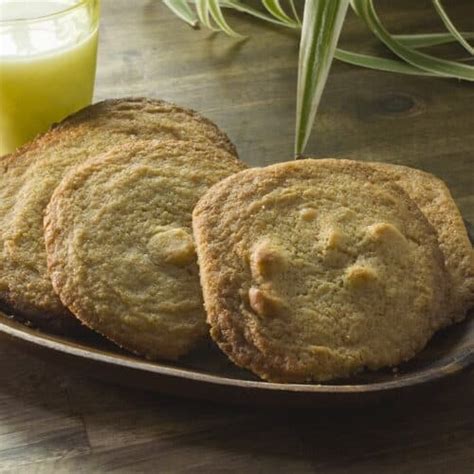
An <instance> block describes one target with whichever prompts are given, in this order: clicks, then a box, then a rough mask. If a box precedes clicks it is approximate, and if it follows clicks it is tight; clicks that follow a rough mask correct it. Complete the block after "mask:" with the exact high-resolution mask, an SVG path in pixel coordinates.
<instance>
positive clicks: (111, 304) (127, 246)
mask: <svg viewBox="0 0 474 474" xmlns="http://www.w3.org/2000/svg"><path fill="white" fill-rule="evenodd" d="M244 168H245V165H244V164H243V163H241V162H239V161H238V160H237V159H236V158H235V157H234V156H233V155H231V154H229V153H228V152H226V151H224V150H221V149H218V148H216V147H212V146H210V145H193V144H190V143H187V142H178V141H174V140H168V141H166V140H162V141H135V142H131V143H129V144H126V145H121V146H118V147H116V148H115V149H113V150H111V151H109V152H108V153H106V154H104V155H103V156H99V157H97V158H95V159H92V160H90V161H89V162H87V163H85V164H84V165H82V166H80V167H77V168H75V169H74V170H72V171H71V172H70V173H69V174H68V175H67V176H66V177H65V178H64V179H63V180H62V182H61V184H60V185H59V186H58V187H57V188H56V190H55V191H54V193H53V196H52V198H51V202H50V203H49V205H48V207H47V210H46V215H45V242H46V249H47V259H48V270H49V274H50V276H51V281H52V283H53V287H54V289H55V291H56V292H57V293H58V294H59V296H60V298H61V301H62V302H63V304H64V305H65V306H66V307H67V308H69V309H70V310H71V312H72V313H73V314H74V315H76V316H77V317H78V318H79V319H80V320H81V321H82V322H83V323H85V324H86V325H87V326H89V327H91V328H92V329H94V330H96V331H98V332H100V333H101V334H103V335H104V336H106V337H107V338H109V339H111V340H112V341H114V342H116V343H117V344H119V345H120V346H122V347H125V348H127V349H129V350H131V351H133V352H135V353H137V354H140V355H144V356H145V357H147V358H150V359H156V358H168V359H175V358H177V357H179V356H181V355H183V354H185V353H187V352H188V351H189V350H191V349H192V348H193V347H194V346H195V345H196V344H197V343H198V341H199V340H200V339H201V338H202V337H203V336H204V335H205V334H206V333H207V326H206V317H205V313H204V308H203V303H202V295H201V288H200V285H199V276H198V267H197V261H196V254H195V249H194V243H193V238H192V230H191V213H192V209H193V207H194V205H195V204H196V202H197V201H198V199H199V197H200V196H202V195H203V194H204V192H205V191H206V190H207V189H208V188H209V187H211V186H212V185H213V184H215V183H217V182H218V181H220V180H221V179H223V178H225V177H227V176H229V175H230V174H232V173H233V172H238V171H240V170H242V169H244Z"/></svg>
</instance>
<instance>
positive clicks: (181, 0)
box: [163, 0, 199, 28]
mask: <svg viewBox="0 0 474 474" xmlns="http://www.w3.org/2000/svg"><path fill="white" fill-rule="evenodd" d="M163 3H164V4H165V5H166V6H167V7H168V8H169V9H170V10H171V11H172V12H173V13H174V14H175V15H176V16H177V17H178V18H181V20H184V21H185V22H186V23H188V24H189V25H191V26H192V27H193V28H197V26H198V24H199V21H198V18H197V16H196V15H195V14H194V12H193V11H192V10H191V7H190V6H189V5H188V2H187V1H186V0H163Z"/></svg>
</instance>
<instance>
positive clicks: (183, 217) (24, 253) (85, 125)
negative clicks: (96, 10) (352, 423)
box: [0, 99, 474, 382]
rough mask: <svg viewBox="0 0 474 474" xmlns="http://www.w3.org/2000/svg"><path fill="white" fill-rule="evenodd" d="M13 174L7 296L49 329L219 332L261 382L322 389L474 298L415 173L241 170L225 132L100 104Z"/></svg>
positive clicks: (464, 247)
mask: <svg viewBox="0 0 474 474" xmlns="http://www.w3.org/2000/svg"><path fill="white" fill-rule="evenodd" d="M1 164H2V166H1V169H0V173H1V174H0V180H1V181H2V186H1V187H0V193H1V196H0V219H1V220H2V223H3V225H2V226H1V231H0V239H1V243H2V244H3V252H2V253H1V254H0V299H1V301H2V303H3V305H4V306H6V307H7V308H9V309H10V310H11V311H12V312H14V313H15V314H18V315H21V316H23V317H24V318H26V319H28V320H29V321H31V322H33V323H34V324H35V325H37V326H38V327H40V328H43V329H46V330H48V331H56V332H58V331H59V332H68V333H71V332H74V331H77V328H78V327H80V323H82V324H83V325H86V326H87V327H89V328H91V329H93V330H95V331H96V332H98V333H100V334H102V335H104V336H105V337H107V338H108V339H110V340H112V341H114V342H115V343H116V344H118V345H120V346H121V347H123V348H126V349H128V350H130V351H132V352H134V353H136V354H138V355H141V356H144V357H146V358H148V359H160V358H165V359H176V358H178V357H180V356H182V355H184V354H186V353H188V352H190V351H191V350H192V349H193V348H195V347H196V346H197V345H198V344H199V342H200V341H202V340H203V339H204V338H205V337H206V335H207V334H208V333H209V327H210V334H211V336H212V339H213V340H214V341H215V342H216V343H217V345H218V346H219V347H220V348H221V349H222V351H223V352H225V353H226V354H227V356H228V357H229V358H230V360H232V361H233V362H234V363H235V364H237V365H239V366H241V367H244V368H247V369H249V370H251V371H252V372H254V373H255V374H257V375H259V376H260V377H261V378H263V379H265V380H271V381H279V382H307V381H326V380H330V379H334V378H338V377H346V376H350V375H351V374H354V373H356V372H357V371H360V370H362V369H364V368H369V369H378V368H380V367H386V366H395V365H397V364H399V363H400V362H402V361H405V360H408V359H410V358H411V357H413V356H414V355H415V354H416V353H417V352H419V351H420V350H421V349H422V348H423V347H424V346H425V345H426V343H427V342H428V341H429V339H430V338H431V337H432V335H433V334H434V332H435V331H437V330H438V329H440V328H443V327H444V326H446V325H448V324H451V323H452V322H456V321H460V320H461V319H463V318H464V316H465V314H466V311H467V309H468V308H469V307H470V306H471V305H472V304H473V302H474V254H473V250H472V246H471V244H470V242H469V239H468V237H467V234H466V229H465V227H464V224H463V221H462V218H461V216H460V214H459V211H458V209H457V207H456V205H455V203H454V201H453V200H452V198H451V196H450V193H449V191H448V189H447V188H446V186H445V185H444V184H443V183H442V182H441V181H440V180H438V179H437V178H435V177H433V176H432V175H429V174H427V173H424V172H421V171H418V170H413V169H410V168H406V167H401V166H393V165H385V164H378V163H362V162H355V161H348V160H333V159H319V160H312V159H306V160H301V161H293V162H288V163H281V164H277V165H272V166H268V167H266V168H255V169H246V166H245V165H244V164H243V163H242V162H241V161H239V160H238V158H237V153H236V150H235V147H234V146H233V145H232V143H231V142H230V141H229V139H228V138H227V136H226V135H225V134H224V133H223V132H221V131H220V130H219V129H218V128H217V127H216V126H215V125H214V124H213V123H211V122H210V121H208V120H207V119H204V118H203V117H201V116H200V115H198V114H196V113H195V112H193V111H191V110H188V109H183V108H180V107H177V106H174V105H172V104H168V103H165V102H162V101H156V100H148V99H121V100H110V101H105V102H102V103H99V104H96V105H94V106H91V107H88V108H87V109H84V110H83V111H82V112H80V113H78V114H76V115H74V116H72V117H70V118H69V119H67V120H65V121H64V122H62V123H61V124H59V125H58V126H56V127H55V128H53V129H52V130H51V131H50V132H48V133H47V134H45V135H43V136H41V137H39V138H37V139H36V140H35V141H33V142H32V143H31V144H29V145H28V146H26V147H24V148H22V149H20V150H19V151H18V152H16V153H15V154H12V155H10V156H7V157H5V158H3V159H2V160H1ZM79 321H80V323H79Z"/></svg>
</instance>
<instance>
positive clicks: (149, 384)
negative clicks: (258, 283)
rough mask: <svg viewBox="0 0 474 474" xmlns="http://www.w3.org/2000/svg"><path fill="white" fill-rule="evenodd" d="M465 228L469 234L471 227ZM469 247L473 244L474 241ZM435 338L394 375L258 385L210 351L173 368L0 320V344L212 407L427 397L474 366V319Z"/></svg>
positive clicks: (96, 342) (91, 341) (98, 342)
mask: <svg viewBox="0 0 474 474" xmlns="http://www.w3.org/2000/svg"><path fill="white" fill-rule="evenodd" d="M469 227H470V226H469ZM471 240H472V238H471ZM472 313H473V312H472V311H471V315H470V316H471V317H469V316H468V317H467V318H466V320H465V321H463V322H462V323H460V324H456V325H454V326H451V327H449V328H447V329H445V330H443V331H441V332H439V333H438V334H436V335H435V336H434V337H433V339H432V340H431V341H430V343H429V344H428V345H427V347H426V348H425V349H424V350H423V351H422V352H420V353H419V354H418V355H417V356H416V357H415V358H414V359H412V360H411V361H410V362H408V363H406V364H403V365H401V366H400V367H398V368H397V370H396V371H393V370H390V369H389V370H380V371H377V372H364V373H363V374H361V375H358V376H357V377H353V378H351V379H350V380H341V381H339V382H337V383H331V384H278V383H269V382H262V381H260V380H258V379H257V378H256V377H254V376H253V375H252V374H250V373H249V372H247V371H244V370H241V369H239V368H237V367H235V366H234V365H233V364H232V363H230V362H229V361H228V360H227V358H226V357H225V356H224V355H223V354H222V353H221V352H220V351H219V350H218V349H216V348H215V347H214V346H212V344H210V343H209V344H208V345H207V346H205V347H202V348H200V349H199V350H197V351H195V352H194V353H192V354H189V355H188V356H187V357H185V358H183V359H181V360H180V361H179V362H177V363H169V362H147V361H145V360H142V359H139V358H137V357H135V356H133V355H130V354H128V353H125V352H123V351H120V350H119V349H117V348H116V347H115V346H113V345H112V344H110V343H108V342H107V341H104V340H103V339H101V338H99V337H98V336H95V335H93V334H91V335H90V336H84V337H81V339H80V340H79V339H70V338H66V337H61V336H55V335H51V334H46V333H44V332H41V331H38V330H35V329H32V328H29V327H27V326H25V325H23V324H22V323H20V322H18V321H15V320H13V319H12V318H11V317H8V316H7V315H5V314H3V313H0V336H2V343H11V344H13V345H15V346H17V347H20V348H21V349H22V350H26V351H29V352H32V353H34V354H35V355H38V356H40V357H43V358H46V359H50V360H53V361H54V363H56V364H62V365H66V366H67V368H68V369H77V370H79V371H82V372H84V373H86V374H88V375H91V376H93V377H98V378H100V379H102V380H106V381H112V382H116V383H119V384H125V385H130V386H134V387H139V388H143V389H146V390H154V391H158V392H163V393H170V394H176V395H181V396H186V397H195V398H203V399H209V400H217V401H226V402H238V403H264V404H269V405H275V404H298V405H301V404H324V405H331V404H347V403H350V402H356V403H360V402H367V401H369V400H373V399H381V398H387V397H397V398H398V397H400V396H401V395H402V394H411V393H412V392H413V391H414V390H418V391H421V390H426V389H427V390H431V386H432V384H433V383H435V382H441V381H446V380H450V379H451V378H452V377H453V376H454V375H459V374H460V373H461V372H462V371H463V370H465V369H467V368H468V367H472V366H473V364H474V318H473V317H472V316H473V314H472Z"/></svg>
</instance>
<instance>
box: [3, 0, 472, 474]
mask: <svg viewBox="0 0 474 474" xmlns="http://www.w3.org/2000/svg"><path fill="white" fill-rule="evenodd" d="M376 3H377V5H380V11H381V12H382V17H383V19H384V21H385V22H386V25H387V26H388V28H389V29H390V30H391V31H394V32H400V33H401V32H410V33H413V32H418V31H419V32H423V31H436V30H437V31H442V28H443V26H442V24H441V23H440V21H439V19H437V18H436V16H435V15H434V14H433V13H432V9H431V7H430V3H431V2H430V1H429V0H420V1H417V2H412V1H409V0H403V1H401V0H399V1H397V2H393V1H390V0H380V1H378V2H376ZM444 4H445V5H446V7H447V8H448V9H449V11H450V13H451V14H452V16H453V18H455V19H456V21H457V22H458V23H459V24H460V25H461V26H462V29H463V30H474V4H473V2H472V0H451V1H448V0H446V1H445V2H444ZM230 21H232V24H233V25H234V26H235V27H236V28H238V29H239V31H240V32H242V33H244V34H246V35H248V38H247V39H246V40H245V41H241V42H236V41H235V40H232V39H228V38H226V37H224V36H222V35H216V34H212V33H209V32H207V31H204V30H202V31H194V30H192V29H190V28H188V27H187V26H186V25H184V24H183V23H181V22H180V21H178V20H177V19H176V18H175V17H174V16H173V15H172V14H171V13H169V12H168V10H167V9H166V8H165V7H164V6H163V5H162V3H161V2H160V1H159V0H135V1H133V2H132V1H129V0H128V1H127V0H103V6H102V30H101V42H100V54H99V69H98V77H97V88H96V99H97V100H99V99H103V98H106V97H119V96H123V95H148V96H152V97H159V98H163V99H166V100H171V101H175V102H177V103H180V104H183V105H186V106H189V107H193V108H196V109H197V110H199V111H200V112H202V113H204V114H205V115H207V116H209V117H210V118H211V119H213V120H215V121H216V122H217V123H218V124H219V125H220V126H221V127H222V128H223V129H224V130H226V131H227V132H228V134H229V135H230V136H231V138H232V139H233V140H234V142H235V143H236V145H237V146H238V148H239V151H240V155H241V157H242V159H244V160H245V161H246V162H248V163H249V164H252V165H264V164H268V163H273V162H277V161H285V160H287V159H289V158H291V151H292V148H293V131H294V110H295V98H294V97H295V80H296V64H297V48H298V41H297V36H296V34H295V33H293V32H288V31H283V30H279V29H278V28H274V27H270V26H266V25H263V24H261V23H259V22H257V21H253V20H250V19H248V18H246V17H243V16H239V15H232V17H231V18H230ZM342 43H343V44H344V45H346V46H347V47H351V48H352V49H355V48H357V49H358V50H360V49H363V50H365V51H368V52H377V53H383V52H384V51H383V49H382V48H381V47H380V46H379V45H377V43H376V42H375V41H374V40H373V39H372V38H371V37H370V35H368V34H367V32H366V30H365V28H364V27H363V26H362V25H361V24H360V22H359V21H358V20H357V19H356V18H355V17H354V16H353V15H351V16H350V18H349V20H348V22H347V24H346V25H345V28H344V33H343V38H342ZM440 51H442V52H445V53H446V55H447V57H449V55H451V54H458V55H461V56H462V55H466V53H464V52H463V50H461V49H459V48H456V47H449V48H441V49H440ZM473 108H474V87H473V85H472V84H468V83H462V82H458V81H449V80H439V79H427V78H416V77H407V76H399V75H394V74H387V73H380V72H374V71H368V70H363V69H358V68H355V67H351V66H347V65H344V64H341V63H336V64H335V65H334V67H333V69H332V72H331V75H330V78H329V83H328V86H327V88H326V90H325V94H324V97H323V100H322V103H321V109H320V114H319V117H318V122H317V124H316V126H315V130H314V135H313V137H312V139H311V141H310V144H309V146H308V150H307V151H308V153H312V154H314V155H316V156H338V157H356V158H358V159H363V160H364V159H367V160H368V159H370V160H372V159H376V160H380V161H387V162H393V163H403V164H408V165H413V166H417V167H419V168H422V169H425V170H428V171H431V172H434V173H435V174H437V175H438V176H440V177H441V178H443V179H444V180H445V181H446V182H447V183H448V185H449V186H450V188H451V190H452V192H453V195H454V197H455V198H456V201H457V202H458V204H459V206H460V208H461V209H462V212H463V214H464V216H465V217H466V218H467V219H469V220H471V221H472V222H474V173H473V165H474V112H473V110H474V109H473ZM473 399H474V372H473V371H471V372H470V373H466V374H465V375H463V376H462V377H458V378H456V379H454V380H453V381H452V382H451V383H450V384H449V385H448V386H442V387H440V388H439V389H436V388H435V389H433V392H432V394H431V396H429V397H426V396H425V397H424V398H420V397H417V396H416V395H414V396H413V398H412V399H410V398H409V399H407V398H403V399H400V400H395V401H393V402H391V403H390V404H374V405H370V406H367V407H364V408H362V407H361V408H360V409H357V410H356V409H354V408H351V409H342V410H341V409H339V410H338V411H328V410H323V409H321V407H318V406H314V407H313V408H312V409H311V410H308V409H306V410H305V411H287V410H283V409H279V410H278V409H277V410H276V409H271V410H265V409H264V408H258V409H257V408H244V407H235V406H228V405H225V404H221V405H218V404H211V403H205V402H193V401H188V400H181V399H174V398H169V397H163V396H158V395H156V394H152V393H147V392H144V391H139V390H131V389H124V388H122V387H119V386H115V385H108V384H105V383H101V382H97V381H93V380H92V379H89V378H87V377H85V376H82V375H81V376H78V375H75V374H71V373H68V372H66V371H65V370H64V369H61V368H60V367H58V366H56V365H55V364H50V363H45V362H41V361H40V360H38V359H35V358H32V357H31V356H28V355H26V354H22V353H20V352H18V351H15V350H14V349H12V348H11V346H8V345H2V344H0V472H18V473H48V474H49V473H51V472H65V473H69V472H71V473H76V472H77V473H95V472H120V473H133V472H159V473H214V472H215V473H233V472H239V473H240V472H246V473H247V472H249V473H254V472H255V473H267V472H268V473H280V472H281V473H312V472H322V473H330V474H333V473H347V472H351V473H376V472H377V473H378V472H383V473H385V472H386V473H407V474H408V473H410V474H411V473H430V474H431V473H445V472H450V473H456V474H457V473H466V474H471V473H472V472H473V471H474V406H473Z"/></svg>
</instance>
